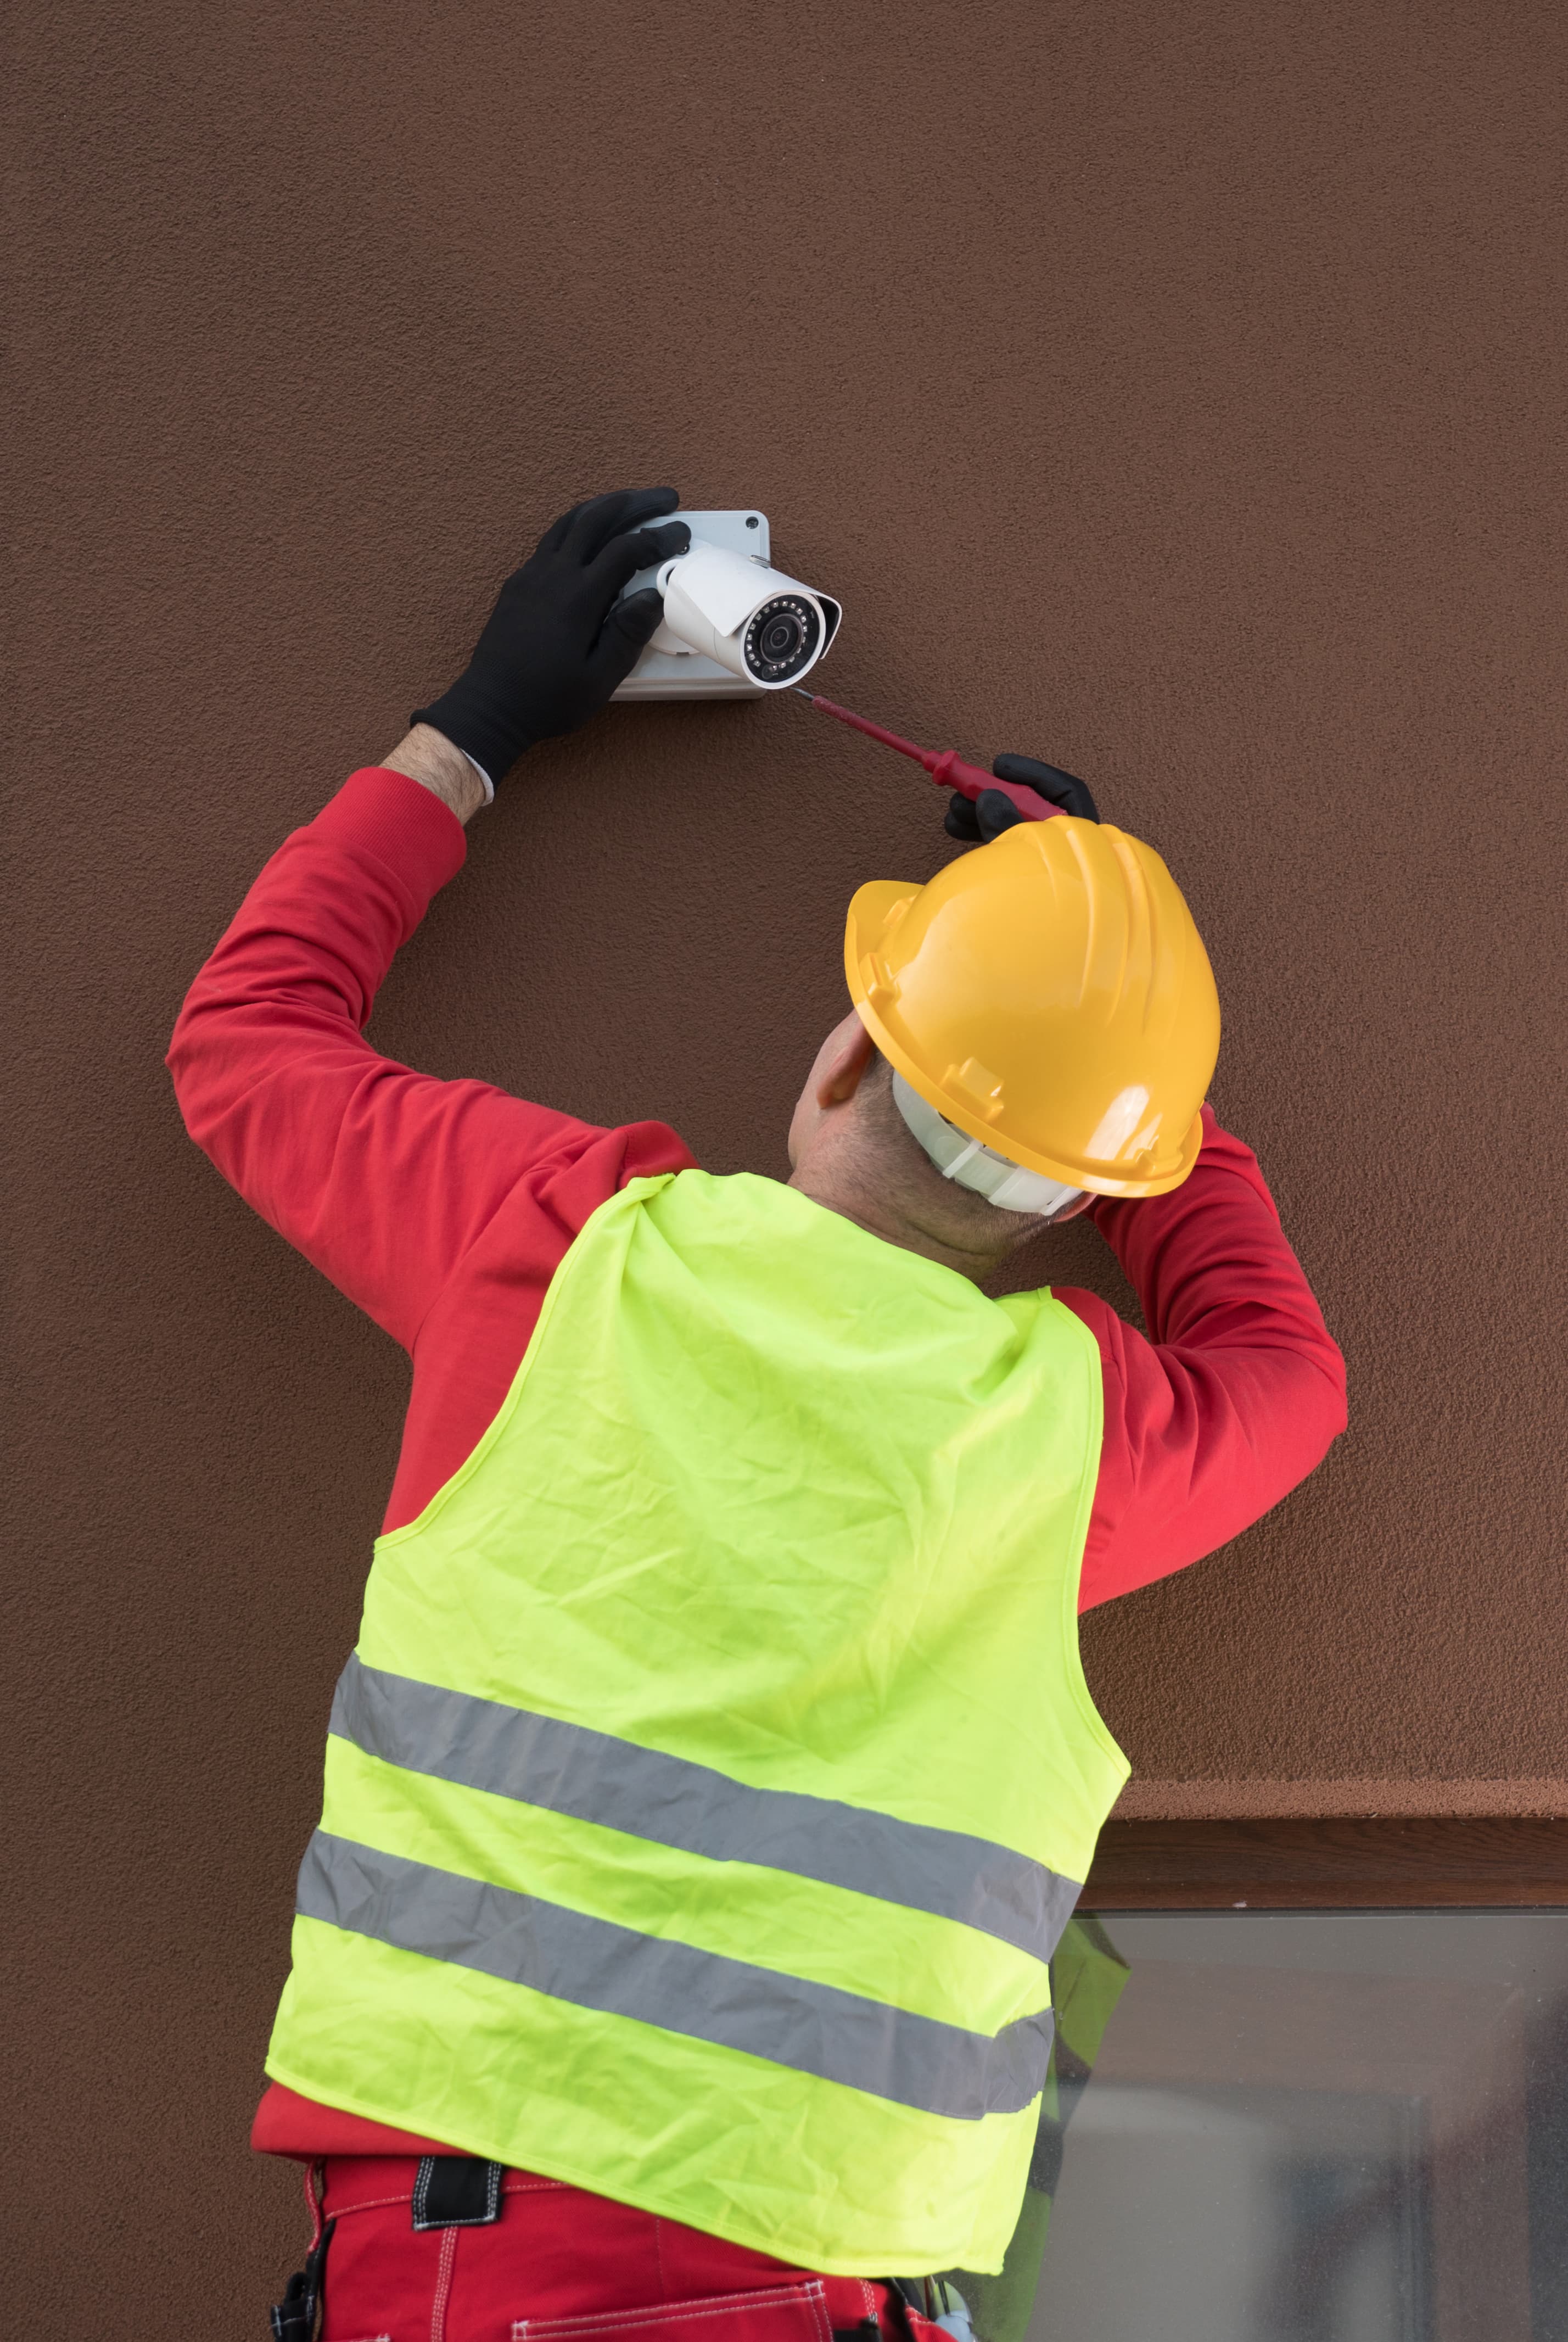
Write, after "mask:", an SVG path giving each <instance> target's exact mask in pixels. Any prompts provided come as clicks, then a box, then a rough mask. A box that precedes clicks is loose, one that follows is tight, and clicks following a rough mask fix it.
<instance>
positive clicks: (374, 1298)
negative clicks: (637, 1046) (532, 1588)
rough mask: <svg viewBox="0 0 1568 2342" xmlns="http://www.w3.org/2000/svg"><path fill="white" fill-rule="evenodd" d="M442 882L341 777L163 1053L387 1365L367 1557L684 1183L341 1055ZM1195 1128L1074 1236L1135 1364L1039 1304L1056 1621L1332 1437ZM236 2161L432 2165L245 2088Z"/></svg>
mask: <svg viewBox="0 0 1568 2342" xmlns="http://www.w3.org/2000/svg"><path fill="white" fill-rule="evenodd" d="M463 858H464V838H463V830H462V827H461V825H460V824H459V823H458V822H457V821H456V820H455V818H454V816H453V815H452V814H451V813H450V812H448V810H447V808H446V807H445V806H444V805H443V804H441V802H440V800H439V799H438V798H436V797H435V796H433V795H432V794H431V792H430V791H429V790H428V789H425V788H423V787H421V786H420V785H419V783H418V782H417V781H411V780H408V779H406V778H405V777H404V776H403V775H401V774H397V773H389V772H385V771H380V770H374V769H373V770H366V771H363V772H358V773H355V775H354V776H352V778H351V779H350V780H349V781H348V782H347V783H346V784H345V786H344V787H343V789H342V790H340V792H339V793H338V795H337V796H335V798H334V799H333V800H332V802H331V804H330V805H328V806H327V807H326V808H325V812H323V813H322V814H320V815H319V816H317V818H316V819H315V821H313V822H312V823H310V824H309V825H308V826H307V827H305V829H302V830H298V831H296V832H295V835H294V836H292V837H290V838H288V839H287V840H286V841H285V844H284V845H283V846H282V847H281V848H280V849H279V851H278V852H277V853H276V854H275V855H274V856H273V857H272V859H271V861H270V862H269V863H268V864H267V866H266V867H265V870H264V871H263V872H262V874H261V876H260V877H259V878H258V879H257V880H256V882H255V886H253V887H252V888H251V890H250V893H249V894H248V895H247V896H246V897H245V902H244V903H243V905H242V906H241V907H240V911H239V915H238V916H237V917H236V918H235V922H234V924H233V926H231V927H230V928H229V930H228V933H227V934H226V935H225V936H224V938H223V940H222V942H221V943H220V944H219V945H218V947H217V949H216V950H215V952H214V954H213V956H212V957H211V958H210V959H209V960H208V962H207V964H206V966H205V967H204V968H203V970H202V972H201V974H200V975H199V976H197V978H196V981H195V984H194V985H193V986H192V987H191V990H190V993H189V995H188V996H187V998H186V1000H185V1006H184V1007H183V1009H182V1010H181V1012H180V1016H179V1021H178V1023H177V1024H176V1026H175V1035H174V1040H173V1044H172V1046H171V1047H170V1051H169V1066H170V1069H171V1071H172V1073H173V1075H174V1078H175V1089H176V1091H177V1093H178V1096H179V1102H180V1106H181V1109H182V1111H183V1113H184V1115H185V1125H186V1127H187V1129H188V1130H189V1131H190V1134H191V1136H192V1137H193V1138H194V1139H195V1141H196V1143H197V1145H198V1146H201V1147H202V1148H203V1149H204V1150H205V1153H206V1154H207V1155H209V1156H211V1158H212V1160H213V1162H214V1163H215V1165H216V1166H217V1167H218V1169H219V1170H220V1171H221V1172H222V1173H223V1175H224V1176H225V1178H226V1179H227V1180H228V1181H229V1182H230V1184H231V1185H232V1186H235V1187H236V1188H237V1189H238V1190H239V1192H240V1194H241V1195H242V1196H245V1200H246V1201H247V1203H250V1204H252V1205H254V1206H255V1209H256V1210H257V1211H258V1212H260V1213H261V1214H262V1216H263V1217H264V1218H265V1219H266V1220H268V1221H270V1222H271V1224H272V1226H274V1227H275V1228H276V1229H277V1230H278V1232H279V1234H280V1235H282V1236H285V1237H286V1238H287V1239H288V1241H289V1242H290V1243H291V1244H293V1245H295V1246H297V1247H298V1248H299V1250H300V1251H301V1252H303V1253H304V1254H305V1256H306V1258H307V1259H309V1260H312V1261H314V1262H315V1265H316V1266H317V1267H318V1268H320V1269H321V1270H323V1271H324V1272H325V1275H326V1276H330V1277H331V1279H332V1281H333V1283H334V1284H335V1285H336V1286H338V1287H339V1289H340V1290H341V1291H342V1292H344V1293H345V1294H346V1295H347V1296H348V1297H349V1298H350V1299H351V1300H352V1301H355V1302H357V1303H358V1305H359V1306H360V1307H361V1308H363V1309H365V1310H366V1311H367V1312H368V1313H369V1315H370V1316H372V1317H374V1318H375V1322H376V1324H377V1325H378V1326H383V1327H384V1328H385V1331H386V1332H387V1333H389V1334H391V1335H392V1336H394V1339H395V1340H397V1341H398V1342H400V1343H402V1345H403V1346H404V1348H405V1349H406V1350H407V1351H408V1352H409V1354H410V1356H412V1358H413V1362H414V1386H413V1391H412V1394H411V1396H410V1399H409V1406H408V1414H407V1417H406V1419H405V1422H404V1433H403V1446H402V1451H401V1454H400V1456H399V1458H398V1466H397V1472H396V1476H395V1478H394V1482H393V1487H392V1495H391V1498H390V1501H389V1503H388V1506H387V1510H386V1519H385V1526H386V1527H387V1528H395V1527H397V1526H401V1525H402V1524H403V1523H404V1522H406V1521H411V1520H413V1519H414V1517H415V1516H416V1515H418V1514H419V1513H420V1512H422V1511H423V1510H424V1506H425V1505H426V1504H427V1503H428V1502H429V1500H430V1498H431V1497H432V1496H434V1493H435V1491H436V1490H437V1489H438V1488H439V1487H441V1486H443V1485H444V1482H445V1481H447V1480H448V1479H450V1478H451V1476H452V1475H453V1473H454V1471H455V1470H456V1469H457V1467H458V1466H459V1465H460V1464H461V1463H462V1462H463V1460H464V1456H467V1454H468V1453H469V1451H470V1449H471V1448H472V1447H473V1446H474V1443H475V1442H476V1441H477V1439H478V1438H479V1436H480V1434H481V1433H482V1432H483V1431H484V1427H485V1426H486V1425H487V1424H488V1423H489V1421H490V1420H491V1418H492V1416H494V1413H495V1411H496V1409H497V1408H498V1406H500V1404H501V1401H502V1399H503V1398H504V1396H505V1394H506V1391H507V1389H508V1388H509V1387H510V1386H511V1383H512V1380H513V1377H514V1375H515V1373H516V1370H517V1366H518V1363H519V1361H520V1359H521V1357H522V1356H523V1352H524V1349H525V1348H526V1346H527V1344H528V1341H529V1339H530V1337H531V1336H532V1334H533V1330H534V1323H535V1320H536V1318H537V1316H538V1313H539V1309H540V1306H541V1304H542V1303H543V1301H544V1294H545V1290H546V1288H547V1286H548V1285H549V1283H550V1279H551V1277H552V1276H553V1275H554V1271H555V1268H556V1266H557V1265H558V1264H559V1262H560V1260H561V1258H562V1256H563V1255H564V1253H565V1251H566V1250H567V1247H568V1246H570V1245H571V1243H572V1240H573V1238H574V1236H576V1234H577V1232H578V1230H579V1229H580V1228H581V1227H582V1226H583V1225H584V1222H585V1221H586V1220H587V1219H588V1217H589V1216H590V1215H591V1214H592V1213H593V1212H594V1210H596V1208H597V1207H598V1206H599V1205H600V1204H602V1203H603V1202H604V1199H605V1198H606V1196H611V1195H613V1194H614V1192H615V1191H616V1190H617V1189H618V1188H619V1187H621V1186H624V1184H625V1183H626V1181H627V1180H629V1179H634V1178H638V1177H642V1176H646V1175H649V1174H653V1173H658V1172H662V1171H679V1170H684V1169H686V1168H688V1167H690V1166H691V1164H692V1161H693V1158H692V1156H691V1155H690V1154H689V1153H688V1152H687V1150H686V1148H685V1147H684V1146H683V1145H682V1143H681V1141H680V1140H679V1138H677V1137H676V1136H675V1134H674V1131H672V1130H669V1129H667V1128H666V1127H665V1126H664V1124H663V1123H634V1124H630V1125H628V1126H625V1127H624V1128H621V1129H617V1130H602V1129H598V1128H596V1127H594V1126H593V1125H591V1124H588V1123H584V1122H579V1121H577V1120H575V1119H574V1116H570V1115H564V1114H556V1113H554V1112H553V1111H552V1110H551V1109H550V1108H549V1107H547V1106H534V1105H530V1104H529V1103H528V1102H527V1101H526V1100H524V1099H522V1098H516V1097H512V1096H508V1094H507V1093H506V1092H505V1091H504V1090H498V1089H495V1088H494V1087H492V1086H491V1085H490V1084H488V1083H486V1082H477V1081H454V1082H445V1081H437V1080H435V1079H434V1077H432V1076H429V1075H424V1074H417V1073H414V1072H413V1071H411V1070H410V1069H409V1067H407V1066H400V1065H398V1064H396V1063H394V1061H393V1060H392V1059H391V1058H388V1057H383V1056H379V1055H378V1054H377V1052H376V1051H375V1049H374V1048H373V1047H372V1046H371V1045H370V1043H369V1042H368V1041H366V1039H365V1035H364V1030H363V1028H364V1026H365V1024H366V1023H367V1021H368V1019H369V1016H370V1011H371V1007H372V1005H373V1003H374V1001H375V995H376V992H377V990H378V989H379V987H380V986H381V984H382V982H383V980H384V978H385V975H386V972H387V969H388V968H389V967H390V966H391V964H392V960H393V957H394V954H395V953H396V951H397V950H398V948H399V946H401V945H403V944H404V943H405V942H406V941H407V940H408V938H409V936H411V935H412V934H413V933H414V929H415V927H417V926H418V925H419V922H420V920H421V919H422V918H423V917H424V912H425V909H426V907H427V906H428V905H429V902H430V900H431V897H432V896H434V893H435V892H436V890H437V888H438V887H440V886H444V885H445V883H446V881H447V880H448V879H449V878H451V877H452V876H454V875H455V873H456V872H457V870H458V869H459V868H460V867H461V866H462V863H463ZM1203 1120H1204V1139H1203V1151H1202V1153H1201V1155H1200V1156H1199V1158H1198V1162H1197V1165H1196V1166H1195V1168H1194V1169H1193V1173H1192V1176H1190V1177H1189V1178H1188V1179H1187V1181H1186V1182H1185V1183H1184V1185H1183V1186H1181V1187H1178V1188H1177V1189H1176V1190H1175V1192H1174V1194H1173V1195H1169V1196H1158V1197H1155V1198H1154V1199H1152V1200H1151V1201H1149V1202H1146V1203H1139V1204H1125V1203H1116V1202H1113V1201H1109V1200H1107V1201H1105V1202H1104V1203H1100V1204H1097V1205H1095V1206H1094V1220H1095V1222H1096V1225H1097V1226H1099V1228H1100V1230H1101V1233H1102V1234H1103V1235H1104V1236H1105V1238H1106V1239H1107V1241H1108V1242H1109V1243H1110V1245H1111V1246H1112V1247H1113V1249H1114V1252H1115V1254H1116V1256H1117V1258H1118V1259H1119V1260H1120V1261H1121V1263H1122V1266H1123V1267H1124V1269H1125V1271H1126V1273H1127V1275H1128V1276H1129V1278H1130V1279H1131V1281H1132V1283H1133V1286H1134V1289H1135V1291H1136V1292H1137V1295H1138V1298H1139V1300H1140V1302H1141V1303H1142V1305H1143V1309H1144V1318H1145V1321H1146V1323H1147V1325H1148V1326H1149V1329H1150V1337H1151V1338H1149V1339H1147V1340H1146V1339H1145V1338H1144V1336H1142V1335H1141V1334H1139V1333H1137V1332H1136V1331H1135V1330H1134V1328H1133V1327H1132V1326H1128V1325H1126V1324H1124V1322H1123V1320H1122V1319H1121V1318H1119V1317H1118V1316H1116V1314H1115V1312H1114V1310H1113V1309H1112V1308H1111V1307H1110V1306H1109V1305H1108V1304H1107V1303H1105V1302H1104V1301H1101V1300H1099V1299H1098V1298H1097V1297H1096V1296H1094V1295H1093V1294H1090V1293H1084V1292H1079V1291H1077V1290H1075V1289H1073V1288H1061V1289H1059V1290H1058V1293H1057V1298H1058V1299H1059V1300H1061V1301H1063V1302H1064V1303H1065V1304H1066V1305H1067V1306H1068V1307H1069V1308H1071V1309H1073V1310H1074V1312H1075V1313H1076V1314H1077V1316H1080V1317H1081V1318H1082V1319H1083V1320H1084V1324H1085V1325H1086V1326H1088V1327H1089V1329H1090V1331H1091V1332H1092V1333H1093V1334H1094V1337H1095V1340H1096V1341H1097V1343H1098V1344H1099V1348H1100V1356H1101V1361H1102V1365H1103V1367H1104V1383H1105V1406H1104V1445H1103V1446H1102V1450H1101V1457H1100V1473H1099V1480H1098V1484H1097V1486H1096V1490H1095V1496H1094V1510H1093V1514H1092V1516H1091V1520H1090V1526H1089V1533H1088V1541H1087V1544H1086V1546H1085V1549H1084V1568H1083V1577H1082V1586H1081V1593H1080V1607H1081V1608H1082V1609H1088V1608H1090V1607H1091V1606H1093V1605H1094V1604H1095V1603H1097V1602H1104V1601H1106V1600H1108V1599H1109V1598H1110V1597H1111V1596H1113V1595H1117V1594H1126V1593H1130V1592H1131V1591H1132V1590H1133V1589H1134V1587H1135V1586H1146V1585H1148V1584H1149V1583H1150V1582H1151V1581H1152V1580H1153V1579H1154V1578H1157V1577H1163V1576H1168V1575H1169V1574H1170V1572H1172V1571H1173V1570H1176V1569H1181V1568H1183V1567H1184V1566H1185V1565H1186V1564H1187V1563H1188V1562H1191V1561H1196V1560H1197V1559H1198V1558H1199V1556H1201V1555H1203V1554H1206V1553H1212V1552H1213V1549H1214V1547H1215V1546H1219V1545H1223V1543H1224V1542H1225V1541H1226V1539H1227V1538H1229V1537H1233V1536H1235V1535H1236V1534H1237V1532H1238V1531H1239V1530H1241V1529H1243V1528H1245V1527H1246V1526H1248V1524H1249V1523H1250V1522H1252V1521H1254V1520H1256V1519H1257V1518H1258V1516H1259V1515H1260V1514H1262V1513H1264V1512H1266V1511H1267V1510H1268V1508H1269V1506H1271V1505H1273V1504H1275V1503H1277V1502H1278V1500H1279V1499H1280V1497H1282V1496H1283V1495H1284V1494H1285V1493H1286V1491H1287V1490H1289V1489H1290V1488H1293V1486H1295V1485H1296V1483H1297V1482H1298V1481H1299V1480H1301V1479H1303V1478H1304V1477H1305V1476H1306V1475H1307V1473H1309V1472H1310V1471H1311V1470H1312V1469H1313V1466H1314V1465H1316V1464H1317V1463H1318V1462H1319V1461H1320V1459H1321V1458H1322V1456H1323V1453H1324V1451H1325V1449H1326V1448H1327V1446H1328V1445H1329V1443H1330V1441H1331V1440H1332V1439H1333V1438H1334V1437H1335V1436H1336V1435H1337V1434H1338V1433H1339V1432H1340V1431H1342V1430H1343V1427H1344V1421H1345V1409H1344V1366H1343V1360H1342V1358H1341V1356H1340V1353H1339V1350H1338V1348H1337V1347H1336V1346H1335V1344H1334V1342H1333V1339H1332V1337H1331V1336H1330V1335H1329V1333H1328V1330H1327V1328H1326V1326H1324V1324H1323V1316H1322V1314H1321V1313H1320V1311H1319V1309H1318V1306H1317V1304H1316V1302H1315V1301H1314V1300H1313V1296H1312V1294H1311V1292H1310V1290H1309V1289H1308V1286H1307V1283H1306V1280H1305V1278H1304V1276H1303V1274H1302V1271H1301V1268H1300V1266H1299V1264H1298V1263H1297V1261H1296V1258H1295V1256H1294V1255H1293V1252H1292V1251H1291V1248H1290V1246H1289V1245H1288V1244H1287V1242H1286V1241H1285V1237H1284V1235H1283V1231H1282V1230H1281V1227H1280V1224H1279V1216H1278V1214H1277V1213H1276V1212H1275V1210H1274V1206H1273V1199H1272V1198H1271V1196H1270V1195H1269V1192H1268V1189H1267V1188H1266V1187H1265V1186H1264V1185H1263V1176H1262V1174H1261V1172H1260V1171H1259V1169H1258V1166H1257V1163H1256V1161H1255V1159H1254V1157H1253V1155H1252V1153H1251V1151H1250V1150H1249V1149H1248V1148H1247V1147H1245V1146H1243V1145H1242V1144H1241V1142H1240V1140H1239V1139H1235V1138H1233V1137H1231V1136H1229V1135H1228V1134H1227V1133H1226V1132H1224V1131H1223V1130H1221V1129H1220V1127H1219V1126H1218V1125H1217V1124H1216V1123H1215V1121H1214V1119H1213V1116H1212V1114H1210V1112H1209V1111H1208V1109H1207V1108H1206V1107H1205V1108H1204V1116H1203ZM255 2142H256V2144H257V2145H258V2146H260V2147H266V2148H268V2149H270V2150H271V2151H273V2152H275V2153H285V2154H295V2155H307V2156H313V2157H314V2156H317V2155H327V2154H365V2153H374V2152H376V2151H378V2150H381V2151H389V2152H403V2153H406V2152H408V2151H409V2148H410V2147H411V2146H414V2145H418V2146H420V2147H425V2146H439V2144H440V2142H426V2141H419V2142H414V2141H413V2140H411V2139H410V2138H408V2137H407V2136H406V2135H405V2134H404V2133H401V2132H397V2131H392V2130H389V2129H387V2128H386V2127H385V2126H382V2125H378V2124H375V2123H368V2122H365V2121H364V2120H363V2119H362V2118H360V2117H356V2116H349V2115H345V2114H342V2113H340V2112H338V2111H336V2110H335V2109H332V2108H328V2107H315V2106H313V2105H311V2103H310V2102H309V2101H307V2100H305V2099H302V2098H300V2097H297V2096H296V2095H295V2093H294V2092H292V2091H287V2090H283V2089H280V2088H277V2087H274V2088H273V2089H272V2090H270V2091H269V2092H268V2094H267V2097H265V2099H264V2101H263V2105H262V2109H261V2112H260V2114H259V2115H258V2117H257V2120H256V2130H255Z"/></svg>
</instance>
